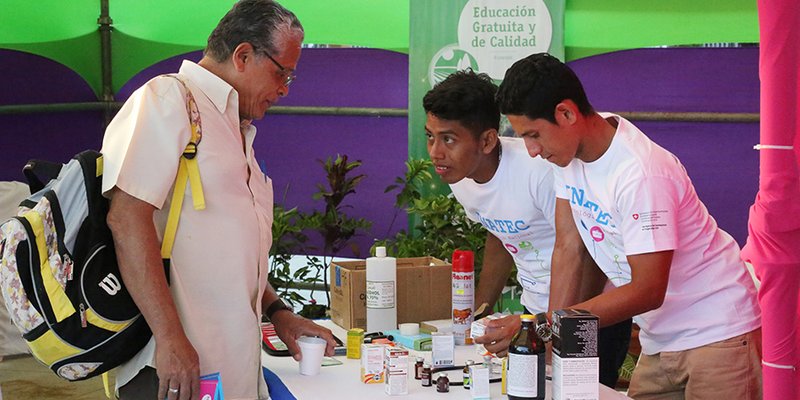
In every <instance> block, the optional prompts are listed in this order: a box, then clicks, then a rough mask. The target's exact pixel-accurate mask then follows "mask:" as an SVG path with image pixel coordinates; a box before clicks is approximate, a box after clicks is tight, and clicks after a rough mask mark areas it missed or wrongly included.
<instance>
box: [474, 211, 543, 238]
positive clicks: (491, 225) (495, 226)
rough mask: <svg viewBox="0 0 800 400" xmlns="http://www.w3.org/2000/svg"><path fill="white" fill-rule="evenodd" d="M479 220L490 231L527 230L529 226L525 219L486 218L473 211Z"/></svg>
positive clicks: (514, 231)
mask: <svg viewBox="0 0 800 400" xmlns="http://www.w3.org/2000/svg"><path fill="white" fill-rule="evenodd" d="M475 214H476V215H477V216H478V219H479V220H480V221H481V225H483V227H484V228H486V229H488V230H489V231H491V232H497V233H520V232H522V231H525V230H527V229H528V228H530V227H531V226H530V225H528V224H527V223H526V222H525V220H521V219H518V220H510V219H499V218H486V217H484V216H483V215H481V214H480V213H475Z"/></svg>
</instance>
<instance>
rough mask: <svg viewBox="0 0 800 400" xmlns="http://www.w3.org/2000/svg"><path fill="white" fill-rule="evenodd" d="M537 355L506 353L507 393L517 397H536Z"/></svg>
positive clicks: (537, 390)
mask: <svg viewBox="0 0 800 400" xmlns="http://www.w3.org/2000/svg"><path fill="white" fill-rule="evenodd" d="M538 362H539V356H537V355H522V354H514V353H509V354H508V364H507V367H506V368H507V370H506V379H507V382H508V385H507V387H506V390H507V393H508V394H509V395H512V396H519V397H536V396H537V395H538V393H539V388H538V375H539V365H538Z"/></svg>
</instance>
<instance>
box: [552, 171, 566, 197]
mask: <svg viewBox="0 0 800 400" xmlns="http://www.w3.org/2000/svg"><path fill="white" fill-rule="evenodd" d="M552 169H553V190H554V191H555V192H556V197H557V198H559V199H569V194H568V193H567V187H566V186H565V185H564V171H562V170H561V168H559V167H556V166H553V167H552Z"/></svg>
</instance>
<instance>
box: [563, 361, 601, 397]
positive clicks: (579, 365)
mask: <svg viewBox="0 0 800 400" xmlns="http://www.w3.org/2000/svg"><path fill="white" fill-rule="evenodd" d="M599 367H600V360H599V359H598V358H597V357H591V358H561V357H559V356H558V355H553V400H566V399H569V400H592V399H597V398H598V394H599V393H598V392H599V388H598V386H597V381H598V380H599V379H600V376H599V372H598V371H599Z"/></svg>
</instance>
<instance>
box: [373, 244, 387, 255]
mask: <svg viewBox="0 0 800 400" xmlns="http://www.w3.org/2000/svg"><path fill="white" fill-rule="evenodd" d="M375 257H386V247H383V246H378V247H376V248H375Z"/></svg>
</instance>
